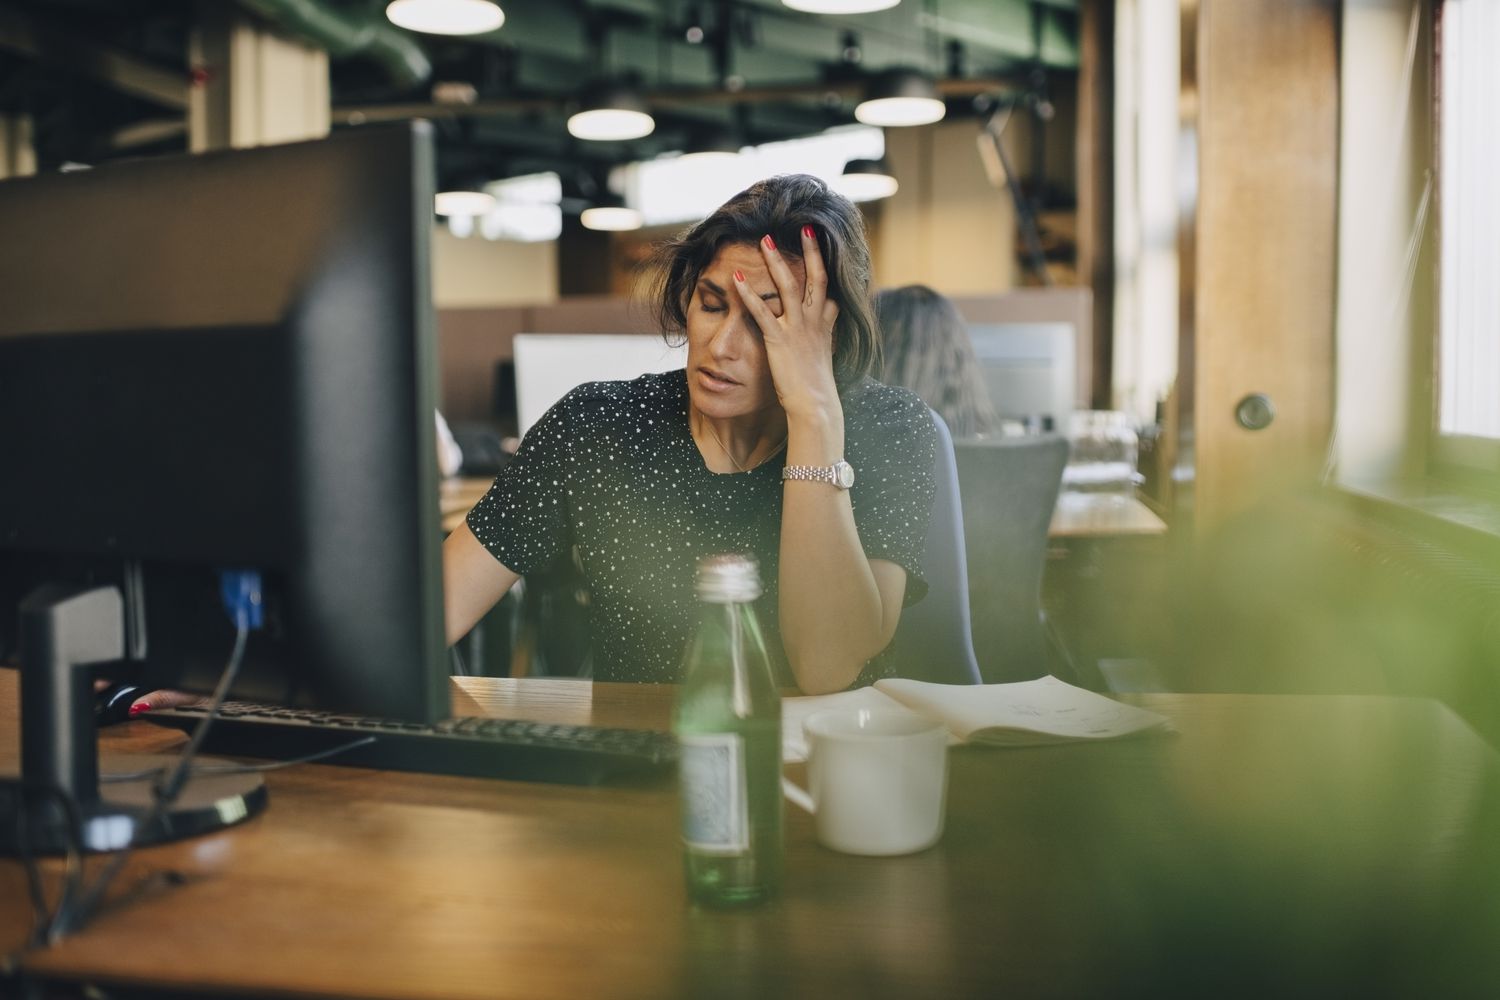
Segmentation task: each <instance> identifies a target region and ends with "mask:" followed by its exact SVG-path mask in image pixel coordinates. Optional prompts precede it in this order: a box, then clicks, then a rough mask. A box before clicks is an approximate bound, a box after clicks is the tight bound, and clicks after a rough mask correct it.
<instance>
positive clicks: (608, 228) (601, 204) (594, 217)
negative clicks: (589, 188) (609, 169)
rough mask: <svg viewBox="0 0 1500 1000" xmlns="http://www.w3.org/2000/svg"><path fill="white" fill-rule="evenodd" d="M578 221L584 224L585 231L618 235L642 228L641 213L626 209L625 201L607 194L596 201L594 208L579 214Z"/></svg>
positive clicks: (601, 195) (586, 209)
mask: <svg viewBox="0 0 1500 1000" xmlns="http://www.w3.org/2000/svg"><path fill="white" fill-rule="evenodd" d="M578 221H579V222H581V223H583V226H584V228H585V229H597V230H600V231H602V232H610V233H618V232H624V231H626V230H629V229H639V228H641V213H640V212H638V211H636V210H635V209H633V208H626V207H625V202H624V200H623V199H621V198H619V197H617V196H615V195H613V194H610V193H608V192H605V193H602V194H600V195H599V197H597V198H595V199H594V206H593V207H592V208H585V209H584V210H583V211H582V212H580V213H579V215H578Z"/></svg>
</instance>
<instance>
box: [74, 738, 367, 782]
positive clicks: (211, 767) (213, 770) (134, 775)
mask: <svg viewBox="0 0 1500 1000" xmlns="http://www.w3.org/2000/svg"><path fill="white" fill-rule="evenodd" d="M378 738H379V737H376V736H362V737H360V738H359V739H357V740H352V741H351V742H348V743H343V744H340V745H339V746H336V747H331V748H329V749H327V750H319V751H318V752H317V753H310V754H308V755H307V756H305V757H293V758H291V759H290V760H278V761H272V762H271V763H269V764H208V765H206V766H203V767H195V768H193V777H195V778H196V777H197V776H198V775H200V774H261V773H264V772H266V771H279V770H281V769H282V768H286V767H295V766H297V765H298V764H316V763H317V762H318V761H320V760H324V759H326V758H328V757H334V756H337V755H338V754H341V753H345V752H347V751H349V750H354V749H357V748H358V747H362V746H368V745H369V744H371V743H374V742H375V741H376V740H377V739H378ZM165 770H166V768H165V767H148V768H145V769H144V770H140V771H124V772H120V773H117V774H102V775H100V776H99V782H100V784H105V783H108V782H122V781H144V780H145V779H146V778H150V777H153V776H155V775H158V774H161V773H162V771H165Z"/></svg>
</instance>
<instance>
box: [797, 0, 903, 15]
mask: <svg viewBox="0 0 1500 1000" xmlns="http://www.w3.org/2000/svg"><path fill="white" fill-rule="evenodd" d="M781 2H782V3H783V4H785V5H786V6H788V7H790V8H791V9H792V10H800V11H805V12H806V13H809V14H868V13H870V12H871V11H875V10H889V9H890V8H892V7H894V6H896V5H897V4H898V3H900V2H901V0H781Z"/></svg>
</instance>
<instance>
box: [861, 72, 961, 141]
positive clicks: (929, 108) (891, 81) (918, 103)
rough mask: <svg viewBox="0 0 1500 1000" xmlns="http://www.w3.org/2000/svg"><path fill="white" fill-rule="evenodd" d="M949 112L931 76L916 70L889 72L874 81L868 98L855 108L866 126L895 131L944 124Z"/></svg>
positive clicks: (869, 89)
mask: <svg viewBox="0 0 1500 1000" xmlns="http://www.w3.org/2000/svg"><path fill="white" fill-rule="evenodd" d="M945 111H946V109H945V108H944V106H943V102H942V100H941V99H940V98H939V97H938V94H937V87H935V86H934V85H933V83H932V79H931V78H930V77H927V76H924V75H923V74H921V73H918V72H916V71H915V70H909V69H898V70H888V71H886V72H884V73H881V74H879V75H878V76H876V77H875V78H874V79H873V80H871V81H870V85H869V87H868V88H867V89H866V90H865V99H864V100H863V101H862V102H860V104H859V106H858V107H856V108H855V109H854V117H855V118H858V119H859V120H860V121H862V122H864V123H865V124H866V125H881V126H884V127H887V128H894V127H899V126H903V125H930V124H931V123H933V122H935V121H940V120H941V119H942V117H943V114H944V112H945Z"/></svg>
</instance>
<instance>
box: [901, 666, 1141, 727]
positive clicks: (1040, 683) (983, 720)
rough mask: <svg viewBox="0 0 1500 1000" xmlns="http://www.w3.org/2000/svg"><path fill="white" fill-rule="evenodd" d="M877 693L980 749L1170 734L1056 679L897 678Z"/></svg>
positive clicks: (1129, 708)
mask: <svg viewBox="0 0 1500 1000" xmlns="http://www.w3.org/2000/svg"><path fill="white" fill-rule="evenodd" d="M875 683H876V687H877V688H879V689H880V690H881V691H884V692H885V693H886V694H888V695H890V696H891V698H892V699H893V700H895V701H899V702H901V703H902V704H905V705H906V706H908V707H909V708H911V709H912V710H913V711H917V712H921V713H922V714H924V715H930V716H933V717H935V718H940V719H943V720H944V721H945V722H947V724H948V727H949V728H950V729H951V730H952V731H953V732H954V733H956V734H957V735H958V736H960V737H962V738H963V739H965V740H967V741H970V742H979V743H989V742H994V743H1008V744H1026V743H1048V742H1059V741H1064V740H1106V739H1113V738H1115V737H1119V736H1128V735H1130V734H1132V733H1138V732H1144V731H1146V730H1150V729H1166V728H1170V724H1169V722H1168V720H1167V718H1166V717H1165V716H1162V715H1158V714H1156V713H1155V712H1148V711H1146V710H1145V709H1143V708H1136V707H1135V706H1134V705H1125V704H1121V703H1120V702H1118V701H1115V700H1114V699H1112V698H1106V697H1105V696H1104V695H1101V694H1095V693H1094V692H1093V691H1087V690H1085V689H1083V688H1080V687H1074V686H1073V685H1071V684H1067V683H1065V682H1063V681H1060V680H1058V679H1057V678H1056V677H1042V678H1039V679H1037V680H1034V681H1019V682H1016V683H1013V684H978V685H962V684H930V683H927V682H925V681H913V680H905V679H899V678H892V679H889V680H882V681H876V682H875Z"/></svg>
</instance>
